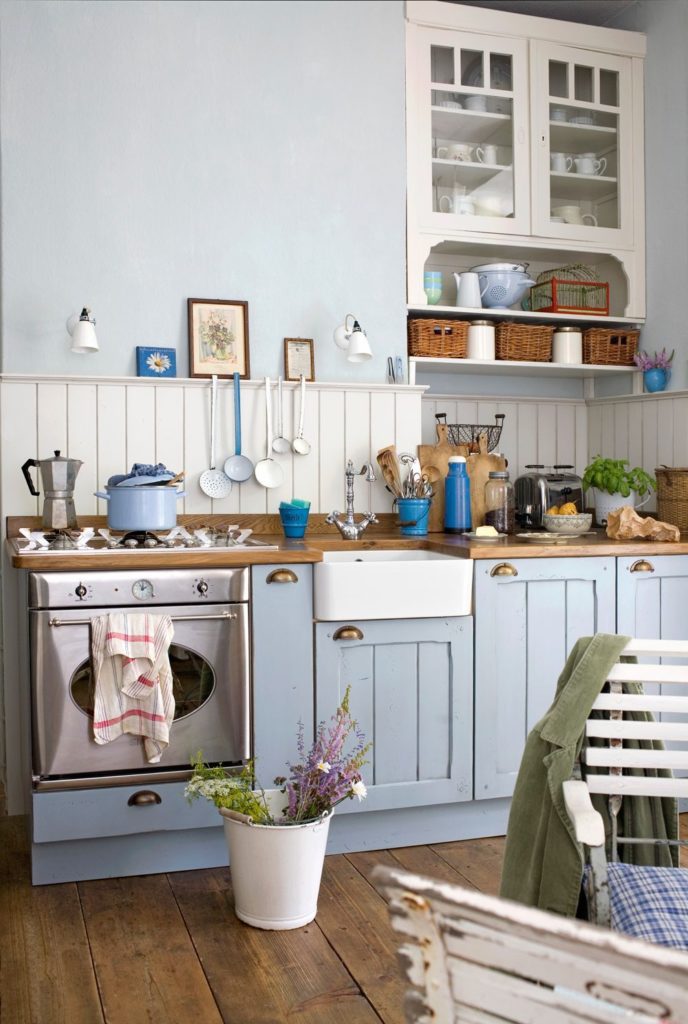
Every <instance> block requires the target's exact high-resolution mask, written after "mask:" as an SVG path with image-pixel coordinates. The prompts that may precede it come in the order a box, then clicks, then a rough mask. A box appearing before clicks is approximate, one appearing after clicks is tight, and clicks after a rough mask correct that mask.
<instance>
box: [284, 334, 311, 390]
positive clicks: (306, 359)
mask: <svg viewBox="0 0 688 1024" xmlns="http://www.w3.org/2000/svg"><path fill="white" fill-rule="evenodd" d="M302 376H303V377H304V378H305V379H306V380H315V363H314V361H313V342H312V340H311V339H310V338H285V339H284V379H285V380H300V379H301V377H302Z"/></svg>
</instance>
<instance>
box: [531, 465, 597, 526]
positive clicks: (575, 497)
mask: <svg viewBox="0 0 688 1024" xmlns="http://www.w3.org/2000/svg"><path fill="white" fill-rule="evenodd" d="M573 468H574V467H573V466H551V467H547V466H526V469H527V470H528V472H527V473H524V475H523V476H519V477H518V478H517V479H516V483H515V485H514V490H515V499H516V522H517V523H518V524H519V526H520V527H521V528H522V529H524V530H539V529H541V528H542V515H543V513H544V512H546V511H547V509H548V508H551V507H552V505H563V504H564V502H567V501H572V502H574V504H575V505H576V508H577V509H578V511H579V512H584V511H585V509H584V506H583V482H582V480H581V478H580V477H579V476H578V475H577V474H576V473H574V472H573Z"/></svg>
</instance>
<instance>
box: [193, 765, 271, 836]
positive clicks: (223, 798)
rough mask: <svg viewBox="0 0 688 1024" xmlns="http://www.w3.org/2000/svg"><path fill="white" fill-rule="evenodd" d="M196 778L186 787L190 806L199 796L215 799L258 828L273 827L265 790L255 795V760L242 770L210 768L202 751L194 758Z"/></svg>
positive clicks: (219, 767)
mask: <svg viewBox="0 0 688 1024" xmlns="http://www.w3.org/2000/svg"><path fill="white" fill-rule="evenodd" d="M191 767H192V768H193V775H192V776H191V778H190V779H189V782H188V784H187V786H186V789H185V793H186V798H187V800H188V801H189V803H191V802H192V801H193V800H197V799H198V797H200V796H202V797H205V798H206V800H212V802H213V803H214V804H215V806H216V807H225V808H226V809H227V810H229V811H238V812H239V813H240V814H246V815H248V817H249V818H251V819H252V820H253V821H255V822H256V824H258V825H272V824H273V819H272V816H271V815H270V812H269V811H268V808H267V803H266V801H265V793H264V792H263V790H262V789H261V790H259V791H258V792H254V789H255V786H256V782H255V770H254V763H253V761H247V762H246V764H245V765H243V767H242V768H241V769H234V768H231V769H228V768H223V766H222V765H216V766H215V767H211V766H210V765H206V764H204V763H203V754H202V752H201V751H200V750H199V752H198V753H197V754H196V756H195V758H194V759H193V762H192V766H191Z"/></svg>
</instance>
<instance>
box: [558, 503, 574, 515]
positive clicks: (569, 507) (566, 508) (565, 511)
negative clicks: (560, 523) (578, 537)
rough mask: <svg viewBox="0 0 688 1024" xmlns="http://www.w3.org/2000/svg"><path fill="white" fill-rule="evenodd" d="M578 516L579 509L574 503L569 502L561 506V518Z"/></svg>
mask: <svg viewBox="0 0 688 1024" xmlns="http://www.w3.org/2000/svg"><path fill="white" fill-rule="evenodd" d="M577 514H578V509H577V508H576V506H575V504H574V503H573V502H572V501H567V502H566V504H565V505H560V506H559V515H560V516H575V515H577Z"/></svg>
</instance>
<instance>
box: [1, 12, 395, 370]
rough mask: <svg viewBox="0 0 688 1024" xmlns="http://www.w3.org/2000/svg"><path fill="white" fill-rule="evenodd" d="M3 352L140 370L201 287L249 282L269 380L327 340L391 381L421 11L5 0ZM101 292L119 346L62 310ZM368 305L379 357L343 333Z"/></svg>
mask: <svg viewBox="0 0 688 1024" xmlns="http://www.w3.org/2000/svg"><path fill="white" fill-rule="evenodd" d="M0 31H1V41H0V63H1V75H2V78H1V108H0V122H1V125H2V206H3V214H2V218H3V219H2V249H3V253H2V255H3V267H2V295H3V303H2V334H3V358H2V369H3V370H4V371H5V372H25V373H31V372H41V373H56V374H57V373H77V374H97V375H110V374H113V375H118V374H133V373H135V372H136V371H135V360H134V350H135V346H136V345H165V346H170V347H174V348H176V349H177V354H178V364H179V365H178V374H179V375H180V376H183V375H186V373H187V328H186V299H187V298H188V297H189V296H194V297H202V298H229V299H246V300H248V303H249V325H250V350H251V376H252V377H260V376H263V375H265V374H270V375H276V374H277V373H278V372H282V352H283V342H282V339H283V338H284V337H285V336H298V335H300V336H304V337H312V338H314V339H315V343H316V349H315V358H316V376H317V378H318V379H319V380H348V379H351V380H359V381H380V380H383V379H384V369H385V359H386V356H387V355H388V354H390V353H394V352H396V353H398V354H400V355H401V354H403V353H404V352H405V348H406V330H405V241H404V232H405V151H404V19H403V4H402V2H401V0H369V2H366V3H349V2H322V0H320V2H308V0H305V2H303V0H290V2H289V3H281V2H271V0H262V2H255V0H253V2H250V3H245V2H237V3H235V2H227V0H222V2H212V3H206V2H186V0H184V2H182V0H176V2H173V3H172V2H169V0H165V2H153V0H138V2H135V3H132V2H117V0H97V2H95V0H70V2H62V0H50V2H45V0H31V2H26V0H22V2H14V0H2V2H1V3H0ZM82 305H89V306H91V307H92V308H93V311H94V314H95V316H96V318H97V321H98V327H97V330H98V337H99V340H100V343H101V351H100V353H99V354H98V355H93V356H91V355H88V356H79V355H73V354H71V353H70V352H69V350H68V342H67V335H66V333H65V330H64V323H65V320H66V319H67V317H68V316H69V315H70V314H71V313H73V312H77V311H79V310H80V308H81V306H82ZM347 312H352V313H354V314H356V315H357V316H358V317H359V319H360V321H361V323H362V325H363V327H364V329H365V330H366V331H367V333H368V336H369V338H370V341H371V345H372V347H373V350H374V353H375V356H374V359H373V360H372V361H371V362H369V363H366V364H362V365H358V366H354V365H352V364H350V363H347V362H346V360H345V358H344V355H343V354H342V353H341V352H340V351H339V350H338V349H336V348H335V346H334V344H333V343H332V330H333V328H334V327H335V326H336V325H337V324H338V323H339V322H340V321H342V320H343V318H344V315H345V313H347Z"/></svg>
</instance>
